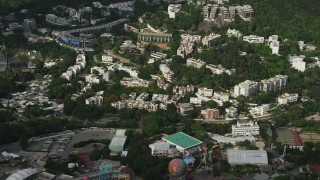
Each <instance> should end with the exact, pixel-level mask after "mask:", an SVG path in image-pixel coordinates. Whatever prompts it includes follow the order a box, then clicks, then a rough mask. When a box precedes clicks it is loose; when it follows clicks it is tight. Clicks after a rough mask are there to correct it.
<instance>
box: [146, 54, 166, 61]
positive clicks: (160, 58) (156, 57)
mask: <svg viewBox="0 0 320 180" xmlns="http://www.w3.org/2000/svg"><path fill="white" fill-rule="evenodd" d="M150 57H151V58H154V59H155V60H162V59H165V58H167V54H165V53H161V52H153V53H151V54H150Z"/></svg>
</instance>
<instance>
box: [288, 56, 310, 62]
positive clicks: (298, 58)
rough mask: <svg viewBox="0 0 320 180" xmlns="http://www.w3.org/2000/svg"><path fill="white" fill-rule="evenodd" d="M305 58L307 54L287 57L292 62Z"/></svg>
mask: <svg viewBox="0 0 320 180" xmlns="http://www.w3.org/2000/svg"><path fill="white" fill-rule="evenodd" d="M304 58H306V56H304V55H300V56H298V55H288V57H287V59H288V61H289V62H290V63H292V62H293V61H303V60H304Z"/></svg>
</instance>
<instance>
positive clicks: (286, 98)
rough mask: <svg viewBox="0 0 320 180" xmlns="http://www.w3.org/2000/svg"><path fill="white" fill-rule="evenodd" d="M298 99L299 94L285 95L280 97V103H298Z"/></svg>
mask: <svg viewBox="0 0 320 180" xmlns="http://www.w3.org/2000/svg"><path fill="white" fill-rule="evenodd" d="M298 97H299V95H298V93H292V94H289V93H284V94H283V95H281V96H279V97H278V103H279V104H288V103H291V102H296V101H298Z"/></svg>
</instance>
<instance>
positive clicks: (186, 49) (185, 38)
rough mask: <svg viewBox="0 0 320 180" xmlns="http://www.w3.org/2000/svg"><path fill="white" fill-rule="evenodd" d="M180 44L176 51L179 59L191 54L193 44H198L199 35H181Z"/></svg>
mask: <svg viewBox="0 0 320 180" xmlns="http://www.w3.org/2000/svg"><path fill="white" fill-rule="evenodd" d="M181 39H182V41H181V43H180V47H179V48H178V49H177V55H178V56H181V57H183V58H184V57H185V56H187V55H189V54H191V53H192V52H193V48H194V47H195V44H198V43H200V41H201V36H200V35H189V34H181Z"/></svg>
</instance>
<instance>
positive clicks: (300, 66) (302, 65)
mask: <svg viewBox="0 0 320 180" xmlns="http://www.w3.org/2000/svg"><path fill="white" fill-rule="evenodd" d="M291 65H292V68H293V69H296V70H298V71H301V72H304V71H305V70H306V65H307V64H306V62H304V61H293V62H292V63H291Z"/></svg>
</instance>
